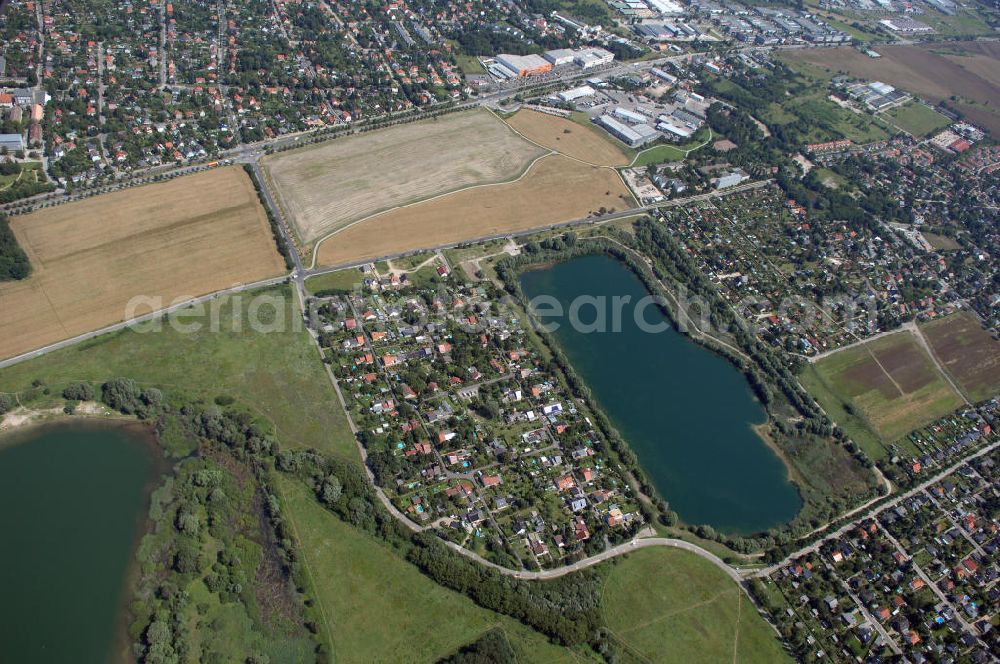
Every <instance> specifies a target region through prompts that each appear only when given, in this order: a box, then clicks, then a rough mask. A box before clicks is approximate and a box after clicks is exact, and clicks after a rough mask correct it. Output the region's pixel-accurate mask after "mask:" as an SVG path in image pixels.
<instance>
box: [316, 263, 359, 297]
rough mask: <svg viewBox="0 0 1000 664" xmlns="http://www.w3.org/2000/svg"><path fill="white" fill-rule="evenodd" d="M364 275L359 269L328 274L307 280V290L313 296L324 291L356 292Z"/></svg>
mask: <svg viewBox="0 0 1000 664" xmlns="http://www.w3.org/2000/svg"><path fill="white" fill-rule="evenodd" d="M363 279H364V274H362V273H361V270H359V269H357V268H348V269H346V270H340V271H338V272H328V273H327V274H320V275H317V276H315V277H309V278H308V279H306V290H307V291H309V292H310V293H311V294H312V295H315V294H316V293H320V292H323V291H327V292H336V293H351V292H354V287H355V286H358V285H360V284H361V283H362V280H363Z"/></svg>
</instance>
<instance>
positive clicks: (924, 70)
mask: <svg viewBox="0 0 1000 664" xmlns="http://www.w3.org/2000/svg"><path fill="white" fill-rule="evenodd" d="M941 48H942V46H941V45H938V44H925V45H915V46H879V47H878V52H879V53H881V54H882V57H881V58H869V57H868V56H867V55H865V54H863V53H861V52H859V51H857V50H855V49H853V48H824V49H801V50H797V51H786V52H784V53H783V54H782V56H781V57H782V59H784V60H786V61H789V62H807V63H810V64H813V65H818V66H821V67H827V68H830V69H831V70H833V71H835V72H843V73H847V74H850V75H852V76H857V77H859V78H863V79H867V80H871V81H874V80H878V81H884V82H886V83H889V84H891V85H894V86H896V87H899V88H902V89H904V90H906V91H908V92H912V93H915V94H917V95H919V96H921V97H923V98H925V99H928V100H930V101H933V102H939V101H943V100H949V99H950V98H951V97H952V96H953V95H954V96H956V97H957V101H949V103H951V104H952V105H953V106H955V107H956V108H957V109H958V110H959V111H960V112H962V113H963V114H965V115H966V116H967V117H968V119H969V120H970V121H972V122H974V123H977V124H980V125H981V126H982V127H983V128H984V129H987V130H989V131H991V132H993V135H994V136H998V135H1000V111H998V109H997V107H998V106H1000V80H998V79H1000V73H997V72H998V71H1000V45H997V44H992V43H988V44H980V43H978V42H977V43H968V42H949V43H948V44H947V49H948V51H949V53H966V54H967V55H965V56H960V55H954V54H949V55H942V54H940V53H939V51H940V49H941Z"/></svg>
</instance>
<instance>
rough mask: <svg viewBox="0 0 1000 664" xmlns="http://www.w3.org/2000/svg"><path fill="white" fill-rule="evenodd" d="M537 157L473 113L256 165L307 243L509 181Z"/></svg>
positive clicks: (496, 123)
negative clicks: (400, 209) (393, 212)
mask: <svg viewBox="0 0 1000 664" xmlns="http://www.w3.org/2000/svg"><path fill="white" fill-rule="evenodd" d="M542 154H544V151H543V150H542V149H541V148H539V147H537V146H535V145H532V144H530V143H528V142H527V141H525V140H523V139H521V138H520V137H519V136H517V134H515V133H514V132H512V131H510V129H509V128H508V127H507V126H506V125H505V124H504V123H503V122H501V121H500V120H498V119H496V118H495V117H494V116H493V115H492V114H491V113H489V112H487V111H482V110H477V111H469V112H465V113H452V114H448V115H445V116H442V117H440V118H435V119H432V120H426V121H422V122H413V123H409V124H404V125H399V126H396V127H390V128H388V129H383V130H379V131H374V132H370V133H365V134H359V135H356V136H351V137H348V138H341V139H336V140H333V141H328V142H326V143H322V144H320V145H316V146H311V147H306V148H302V149H299V150H292V151H289V152H281V153H278V154H276V155H273V156H269V157H267V158H266V159H264V161H263V162H262V163H263V166H264V169H265V171H266V173H267V177H268V179H269V180H270V182H271V184H273V188H274V190H275V192H276V194H277V198H278V201H279V203H280V204H281V205H282V207H283V208H284V209H285V211H286V212H287V213H288V216H289V218H290V219H291V221H292V223H293V225H294V226H295V229H296V232H297V233H298V236H299V239H300V240H302V241H303V242H305V243H311V242H314V241H315V240H317V239H318V238H320V237H322V236H323V235H326V234H327V233H330V232H331V231H335V230H337V229H340V228H343V227H344V226H346V225H348V224H350V223H352V222H354V221H358V220H359V219H363V218H365V217H368V216H370V215H373V214H376V213H378V212H382V211H385V210H389V209H392V208H394V207H397V206H400V205H406V204H408V203H413V202H416V201H418V200H424V199H427V198H431V197H433V196H437V195H440V194H444V193H446V192H449V191H455V190H457V189H461V188H463V187H468V186H472V185H479V184H486V183H495V182H503V181H506V180H512V179H514V178H516V177H517V176H518V175H520V174H521V173H523V172H524V170H525V168H527V166H528V164H530V163H531V162H532V160H534V159H535V158H537V157H538V156H540V155H542Z"/></svg>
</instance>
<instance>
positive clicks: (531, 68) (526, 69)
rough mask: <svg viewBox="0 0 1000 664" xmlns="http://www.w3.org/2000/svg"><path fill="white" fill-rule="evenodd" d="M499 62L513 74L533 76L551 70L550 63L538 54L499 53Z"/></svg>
mask: <svg viewBox="0 0 1000 664" xmlns="http://www.w3.org/2000/svg"><path fill="white" fill-rule="evenodd" d="M497 62H499V63H500V64H501V65H503V67H504V68H505V69H509V70H510V72H511V73H512V74H513V75H515V76H534V75H536V74H544V73H545V72H549V71H552V63H551V62H549V61H548V60H546V59H545V58H543V57H542V56H540V55H510V54H509V53H501V54H500V55H498V56H497Z"/></svg>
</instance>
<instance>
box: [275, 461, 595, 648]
mask: <svg viewBox="0 0 1000 664" xmlns="http://www.w3.org/2000/svg"><path fill="white" fill-rule="evenodd" d="M276 467H277V468H278V470H280V471H282V472H286V473H291V474H294V475H296V476H298V477H300V478H302V479H303V480H305V481H306V483H307V484H308V485H309V486H311V487H312V489H313V492H314V494H315V496H316V500H317V501H318V502H319V503H320V504H322V505H323V506H324V507H326V508H327V509H328V510H330V511H331V512H333V513H334V514H336V515H337V516H339V517H340V518H341V519H343V520H344V521H347V522H348V523H350V524H352V525H354V526H355V527H358V528H361V529H363V530H365V531H366V532H368V533H370V534H372V535H374V536H376V537H379V538H381V539H383V540H384V541H386V542H387V543H388V544H390V545H391V546H392V547H393V548H395V549H396V550H397V551H398V552H400V554H402V555H404V556H405V557H406V558H407V559H408V560H409V561H410V562H412V563H413V564H414V565H416V566H417V567H418V568H420V570H421V571H422V572H423V573H424V574H426V575H427V576H429V577H430V578H432V579H433V580H434V581H436V582H437V583H439V584H441V585H443V586H446V587H448V588H451V589H453V590H456V591H459V592H461V593H464V594H466V595H468V596H469V597H470V598H471V599H473V600H474V601H475V602H476V603H477V604H479V605H480V606H483V607H485V608H488V609H491V610H493V611H497V612H499V613H503V614H505V615H508V616H511V617H513V618H516V619H518V620H520V621H521V622H523V623H525V624H526V625H529V626H531V627H533V628H535V629H537V630H538V631H540V632H542V633H544V634H547V635H548V636H550V637H552V638H553V639H556V640H558V641H559V642H560V643H564V644H567V645H575V644H580V643H587V642H588V640H589V639H590V638H591V636H592V635H593V634H594V633H595V627H596V626H598V625H599V624H600V616H599V603H600V580H599V578H598V577H597V576H596V575H595V574H594V573H592V572H585V573H580V574H573V575H571V576H567V577H562V578H560V579H559V580H556V581H550V582H546V583H544V584H543V583H537V582H529V581H522V580H519V579H515V578H513V577H510V576H507V575H504V574H501V573H500V572H498V571H496V570H494V569H492V568H489V567H485V566H484V565H481V564H479V563H477V562H474V561H471V560H469V559H467V558H465V557H464V556H460V555H458V554H456V553H455V552H454V551H452V550H451V549H449V548H448V547H447V546H446V545H445V544H444V543H443V542H442V541H441V540H440V539H439V538H438V537H437V536H436V535H434V534H431V533H427V532H424V533H419V534H416V535H414V534H413V533H411V532H410V531H409V530H408V529H406V527H405V526H403V525H402V524H401V523H400V522H399V521H398V520H397V519H396V518H395V517H393V516H392V515H391V514H389V512H388V511H387V510H386V509H385V508H384V507H383V506H382V504H381V502H380V501H379V500H378V498H377V497H376V495H375V492H374V490H373V488H372V486H371V484H370V483H369V481H368V479H367V477H365V474H364V473H363V471H362V470H361V469H360V468H359V467H358V466H357V465H355V464H351V463H347V462H344V461H340V460H338V459H334V458H330V457H325V456H323V455H320V454H318V453H316V452H311V451H284V452H280V453H278V455H277V457H276Z"/></svg>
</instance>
